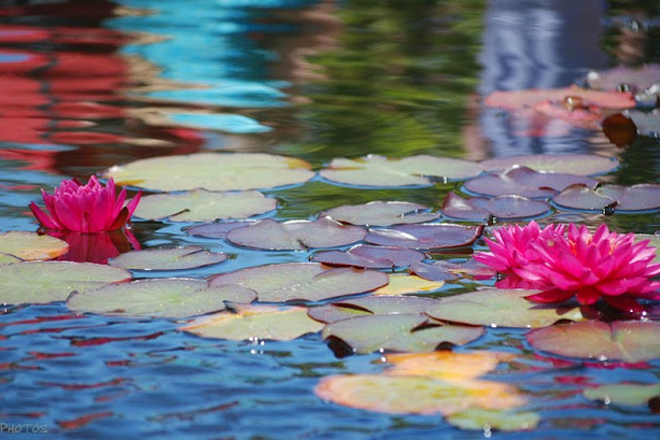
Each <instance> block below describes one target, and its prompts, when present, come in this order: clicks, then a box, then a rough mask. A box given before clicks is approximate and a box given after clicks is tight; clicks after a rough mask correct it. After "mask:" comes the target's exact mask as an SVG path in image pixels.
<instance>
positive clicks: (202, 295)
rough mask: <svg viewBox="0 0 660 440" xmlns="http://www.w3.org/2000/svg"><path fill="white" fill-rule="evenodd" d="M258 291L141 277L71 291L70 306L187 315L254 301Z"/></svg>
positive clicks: (114, 312)
mask: <svg viewBox="0 0 660 440" xmlns="http://www.w3.org/2000/svg"><path fill="white" fill-rule="evenodd" d="M256 296H257V295H256V293H255V292H254V291H252V290H250V289H246V288H244V287H240V286H217V287H212V288H210V287H209V286H208V283H207V282H206V281H203V280H193V279H183V278H169V279H167V278H166V279H148V280H137V281H132V282H130V283H122V284H114V285H110V286H105V287H102V288H100V289H98V290H93V291H89V292H85V293H77V294H74V295H71V296H70V297H69V299H68V300H67V302H66V305H67V307H69V309H71V310H73V311H77V312H87V313H98V314H102V315H121V316H155V317H168V318H185V317H188V316H195V315H201V314H204V313H209V312H215V311H218V310H223V309H224V308H225V301H232V302H239V303H240V302H247V303H249V302H251V301H253V300H254V299H255V298H256Z"/></svg>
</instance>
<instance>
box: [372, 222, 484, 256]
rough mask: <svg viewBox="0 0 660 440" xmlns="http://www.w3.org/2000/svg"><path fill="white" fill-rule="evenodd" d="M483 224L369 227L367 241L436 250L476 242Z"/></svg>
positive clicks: (384, 244) (383, 244)
mask: <svg viewBox="0 0 660 440" xmlns="http://www.w3.org/2000/svg"><path fill="white" fill-rule="evenodd" d="M482 231H483V225H479V226H464V225H454V224H446V223H424V224H421V225H402V226H393V227H391V228H388V229H369V233H368V234H367V236H366V238H365V241H367V242H368V243H371V244H377V245H382V246H400V247H404V248H408V249H417V250H436V249H446V248H454V247H460V246H468V245H470V244H472V243H474V242H475V241H476V240H477V239H478V238H479V236H481V232H482Z"/></svg>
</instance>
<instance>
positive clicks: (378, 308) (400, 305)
mask: <svg viewBox="0 0 660 440" xmlns="http://www.w3.org/2000/svg"><path fill="white" fill-rule="evenodd" d="M436 302H437V300H435V299H432V298H422V297H416V296H365V297H362V298H356V299H352V300H344V301H338V302H335V303H331V304H326V305H323V306H318V307H313V308H311V309H309V316H310V317H312V318H314V319H316V320H317V321H320V322H323V323H326V324H329V323H332V322H337V321H342V320H344V319H348V318H353V317H355V316H360V315H373V314H376V315H387V314H394V315H397V314H401V313H404V314H420V313H423V312H424V310H426V309H427V308H428V307H430V306H432V305H433V304H435V303H436Z"/></svg>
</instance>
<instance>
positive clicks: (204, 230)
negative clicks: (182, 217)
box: [185, 220, 258, 239]
mask: <svg viewBox="0 0 660 440" xmlns="http://www.w3.org/2000/svg"><path fill="white" fill-rule="evenodd" d="M257 221H258V220H245V221H238V222H223V223H210V224H206V225H197V226H192V227H189V228H185V231H186V233H187V234H188V235H194V236H197V237H206V238H222V239H224V238H227V234H228V233H229V231H231V230H232V229H236V228H243V227H245V226H250V225H253V224H255V223H256V222H257Z"/></svg>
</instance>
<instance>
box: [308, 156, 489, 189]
mask: <svg viewBox="0 0 660 440" xmlns="http://www.w3.org/2000/svg"><path fill="white" fill-rule="evenodd" d="M482 171H483V168H482V167H481V165H479V164H478V163H475V162H471V161H467V160H462V159H453V158H447V157H435V156H428V155H419V156H410V157H405V158H403V159H400V158H396V159H395V158H387V157H384V156H378V155H369V156H366V157H363V158H360V159H345V158H338V159H333V160H332V162H331V163H330V165H329V166H328V167H327V168H326V169H324V170H321V172H320V173H319V174H320V175H321V177H323V178H324V179H326V180H329V181H331V182H337V183H341V184H345V185H359V186H366V187H402V186H429V185H432V184H433V181H432V179H436V180H445V179H452V180H454V179H456V180H458V179H467V178H470V177H474V176H477V175H479V174H480V173H481V172H482Z"/></svg>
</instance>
